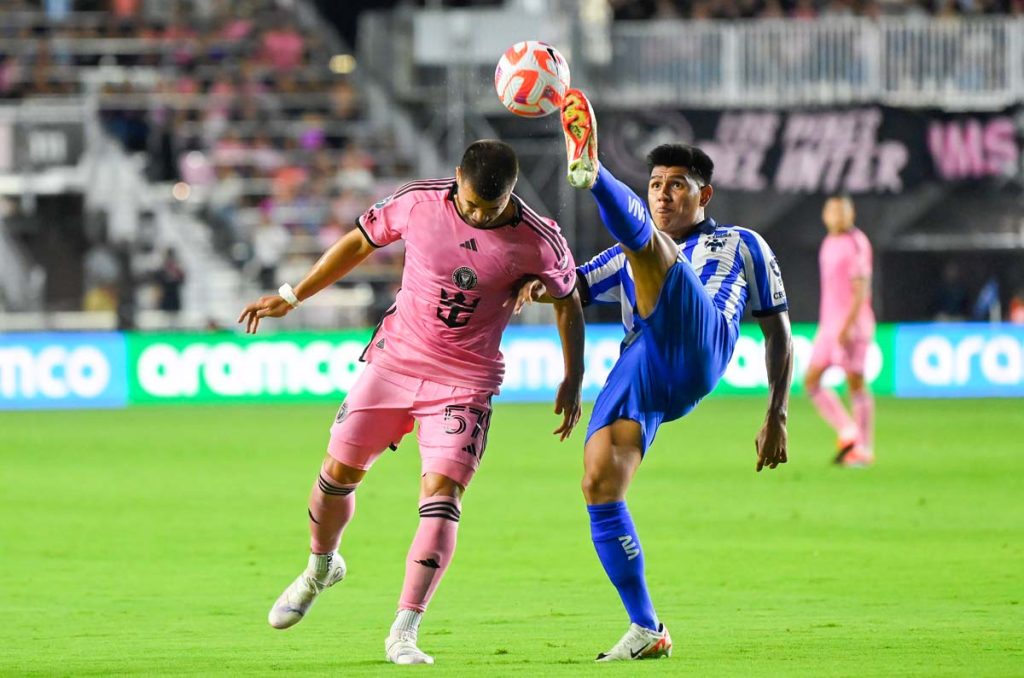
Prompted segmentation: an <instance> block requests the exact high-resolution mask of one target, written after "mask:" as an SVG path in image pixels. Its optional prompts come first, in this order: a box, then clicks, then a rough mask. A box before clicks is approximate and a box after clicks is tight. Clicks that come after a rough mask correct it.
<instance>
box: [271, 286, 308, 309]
mask: <svg viewBox="0 0 1024 678" xmlns="http://www.w3.org/2000/svg"><path fill="white" fill-rule="evenodd" d="M277 293H278V294H280V295H281V298H282V299H284V300H285V301H287V302H288V305H289V306H291V307H292V308H298V307H299V304H300V303H302V302H300V301H299V298H298V297H297V296H295V290H293V289H292V286H291V285H289V284H288V283H285V284H283V285H281V287H279V288H278V290H277Z"/></svg>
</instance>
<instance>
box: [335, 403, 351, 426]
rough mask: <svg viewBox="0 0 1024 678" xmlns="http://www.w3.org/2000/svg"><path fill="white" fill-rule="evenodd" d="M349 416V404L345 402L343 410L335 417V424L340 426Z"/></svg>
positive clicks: (342, 406)
mask: <svg viewBox="0 0 1024 678" xmlns="http://www.w3.org/2000/svg"><path fill="white" fill-rule="evenodd" d="M346 416H348V402H343V403H342V404H341V408H340V409H339V410H338V415H337V416H336V417H334V422H335V423H336V424H340V423H341V422H343V421H345V417H346Z"/></svg>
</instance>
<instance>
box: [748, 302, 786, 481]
mask: <svg viewBox="0 0 1024 678" xmlns="http://www.w3.org/2000/svg"><path fill="white" fill-rule="evenodd" d="M759 322H760V324H761V332H762V333H763V334H764V361H765V367H766V368H767V370H768V412H767V414H765V418H764V424H763V425H762V426H761V430H760V432H759V433H758V434H757V440H756V442H755V444H756V446H757V470H758V471H760V470H761V469H762V468H764V467H765V466H767V467H768V468H775V467H776V466H778V465H779V464H785V463H786V461H787V457H786V417H787V415H788V411H789V384H790V381H791V380H792V377H793V336H792V333H791V331H790V328H789V313H788V312H786V311H781V312H779V313H775V314H772V315H768V316H763V317H761V318H759Z"/></svg>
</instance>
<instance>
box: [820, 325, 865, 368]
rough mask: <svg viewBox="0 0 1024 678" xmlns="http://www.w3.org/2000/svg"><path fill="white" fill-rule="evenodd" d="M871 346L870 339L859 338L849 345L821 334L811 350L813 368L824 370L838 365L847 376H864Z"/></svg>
mask: <svg viewBox="0 0 1024 678" xmlns="http://www.w3.org/2000/svg"><path fill="white" fill-rule="evenodd" d="M869 346H871V338H870V337H857V338H854V339H853V340H852V341H851V342H850V343H848V344H841V343H840V342H839V337H835V336H830V335H824V334H819V335H818V336H816V337H815V338H814V346H813V347H812V349H811V367H817V368H820V369H824V368H826V367H831V366H832V365H836V366H838V367H841V368H843V371H845V372H846V373H847V374H864V360H865V358H866V357H867V354H868V347H869Z"/></svg>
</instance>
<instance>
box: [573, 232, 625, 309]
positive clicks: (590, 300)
mask: <svg viewBox="0 0 1024 678" xmlns="http://www.w3.org/2000/svg"><path fill="white" fill-rule="evenodd" d="M625 266H626V255H625V254H623V252H622V246H621V245H615V246H614V247H609V248H608V249H606V250H605V251H604V252H601V253H600V254H598V255H597V256H596V257H594V258H593V259H591V260H590V261H588V262H587V263H585V264H582V265H581V266H578V267H577V268H576V277H577V279H578V282H579V290H580V298H581V299H582V300H583V303H584V305H586V304H617V303H619V302H620V300H621V299H622V284H621V278H620V276H621V275H622V271H623V269H624V268H625Z"/></svg>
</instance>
